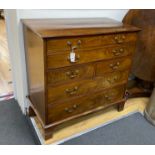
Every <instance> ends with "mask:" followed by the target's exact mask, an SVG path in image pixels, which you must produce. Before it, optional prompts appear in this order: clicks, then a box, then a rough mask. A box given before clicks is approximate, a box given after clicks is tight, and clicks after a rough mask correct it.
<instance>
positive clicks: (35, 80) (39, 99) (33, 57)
mask: <svg viewBox="0 0 155 155" xmlns="http://www.w3.org/2000/svg"><path fill="white" fill-rule="evenodd" d="M24 31H25V33H24V34H25V38H26V40H25V49H26V51H27V52H26V61H27V70H28V89H29V94H28V97H29V98H30V100H31V102H32V103H33V105H34V107H35V108H36V109H37V111H38V114H39V117H41V118H42V121H43V123H46V122H45V121H46V119H45V111H46V109H45V106H46V104H45V77H44V72H45V69H44V53H43V50H44V41H43V40H42V39H41V38H39V37H38V36H37V35H36V34H35V33H33V32H32V31H31V30H30V29H26V28H25V29H24Z"/></svg>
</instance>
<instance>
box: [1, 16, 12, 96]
mask: <svg viewBox="0 0 155 155" xmlns="http://www.w3.org/2000/svg"><path fill="white" fill-rule="evenodd" d="M12 92H13V87H12V77H11V67H10V59H9V51H8V44H7V37H6V25H5V21H4V20H3V19H0V98H2V96H3V97H4V96H7V95H10V94H12Z"/></svg>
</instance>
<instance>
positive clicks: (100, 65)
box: [95, 57, 132, 77]
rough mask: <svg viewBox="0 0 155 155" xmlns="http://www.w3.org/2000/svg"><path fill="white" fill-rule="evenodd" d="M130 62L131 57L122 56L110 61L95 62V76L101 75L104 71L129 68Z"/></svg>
mask: <svg viewBox="0 0 155 155" xmlns="http://www.w3.org/2000/svg"><path fill="white" fill-rule="evenodd" d="M131 62H132V60H131V57H123V58H120V59H114V60H110V61H101V62H97V63H96V74H95V76H97V77H100V76H101V77H102V76H104V74H105V73H106V72H114V71H120V70H121V71H122V70H129V68H130V66H131Z"/></svg>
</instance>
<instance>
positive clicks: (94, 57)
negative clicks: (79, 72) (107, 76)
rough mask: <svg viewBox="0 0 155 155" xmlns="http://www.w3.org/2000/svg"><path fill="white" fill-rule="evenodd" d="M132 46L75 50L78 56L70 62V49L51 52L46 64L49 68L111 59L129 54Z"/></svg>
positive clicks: (133, 46) (132, 48) (132, 49)
mask: <svg viewBox="0 0 155 155" xmlns="http://www.w3.org/2000/svg"><path fill="white" fill-rule="evenodd" d="M134 43H135V42H134ZM134 48H135V45H134V44H131V45H129V46H117V45H114V46H108V47H105V46H103V47H102V48H92V49H90V50H89V51H88V50H86V51H81V50H77V51H76V55H77V56H78V57H79V58H78V59H77V60H76V62H70V61H69V60H68V57H69V54H70V51H68V52H65V53H61V54H51V55H49V56H48V58H47V66H48V68H49V69H50V68H59V67H64V66H72V65H75V64H84V63H88V62H93V61H101V60H108V59H113V58H117V57H121V56H127V55H131V54H132V52H133V51H134ZM94 51H95V52H94ZM96 53H98V54H96ZM60 62H61V63H60Z"/></svg>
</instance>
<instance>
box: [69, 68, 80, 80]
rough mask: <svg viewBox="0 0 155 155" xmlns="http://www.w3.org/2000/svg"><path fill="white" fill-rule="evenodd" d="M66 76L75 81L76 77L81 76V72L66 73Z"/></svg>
mask: <svg viewBox="0 0 155 155" xmlns="http://www.w3.org/2000/svg"><path fill="white" fill-rule="evenodd" d="M66 75H67V76H68V77H69V78H70V79H73V78H75V77H77V76H78V75H79V70H75V71H68V72H66Z"/></svg>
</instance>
